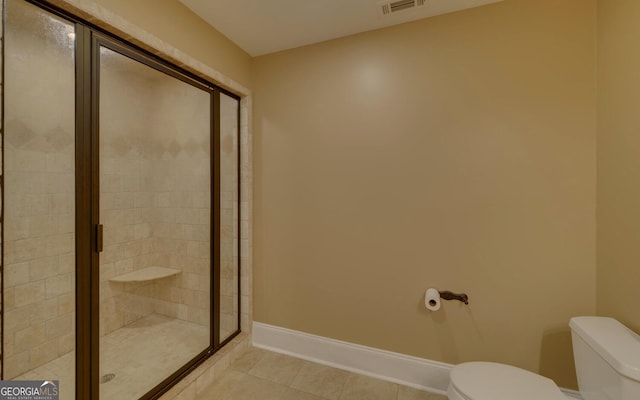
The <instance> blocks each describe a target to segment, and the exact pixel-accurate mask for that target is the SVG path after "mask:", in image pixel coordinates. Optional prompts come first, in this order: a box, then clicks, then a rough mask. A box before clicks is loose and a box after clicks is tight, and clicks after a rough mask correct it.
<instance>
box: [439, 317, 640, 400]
mask: <svg viewBox="0 0 640 400" xmlns="http://www.w3.org/2000/svg"><path fill="white" fill-rule="evenodd" d="M569 326H571V339H572V341H573V353H574V358H575V365H576V373H577V376H578V386H579V388H580V394H581V395H582V397H583V399H584V400H638V399H640V336H639V335H637V334H636V333H634V332H633V331H631V330H630V329H628V328H627V327H625V326H624V325H622V324H621V323H620V322H618V321H616V320H615V319H613V318H605V317H575V318H571V322H570V323H569ZM447 395H448V396H449V400H568V399H569V398H570V397H568V396H565V395H564V394H563V393H562V392H561V391H560V389H559V388H558V387H557V386H556V384H555V383H554V382H553V381H552V380H551V379H547V378H545V377H542V376H540V375H536V374H534V373H532V372H529V371H525V370H523V369H520V368H516V367H512V366H509V365H504V364H497V363H490V362H469V363H464V364H459V365H456V366H455V367H453V369H452V370H451V383H450V384H449V390H448V392H447Z"/></svg>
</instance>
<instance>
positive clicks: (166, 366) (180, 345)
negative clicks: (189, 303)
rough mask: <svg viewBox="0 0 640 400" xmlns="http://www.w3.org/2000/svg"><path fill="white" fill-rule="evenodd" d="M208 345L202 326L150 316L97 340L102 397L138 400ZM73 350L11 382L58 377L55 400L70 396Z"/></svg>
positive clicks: (107, 399) (69, 398)
mask: <svg viewBox="0 0 640 400" xmlns="http://www.w3.org/2000/svg"><path fill="white" fill-rule="evenodd" d="M208 344H209V332H208V329H207V328H206V327H204V326H202V325H197V324H194V323H191V322H187V321H183V320H179V319H175V318H168V317H165V316H161V315H157V314H152V315H149V316H147V317H144V318H142V319H140V320H138V321H135V322H133V323H131V324H129V325H127V326H125V327H122V328H120V329H118V330H115V331H113V332H111V333H109V334H108V335H106V336H104V337H102V338H101V340H100V347H101V356H100V374H101V376H104V375H109V374H111V375H112V377H111V378H112V379H109V380H107V381H106V382H104V383H101V384H100V398H101V399H102V400H115V399H117V400H129V399H132V400H133V399H138V398H140V397H142V396H143V395H144V394H145V393H146V392H148V391H149V390H151V389H152V388H153V387H155V386H156V385H157V384H158V383H159V382H161V381H162V380H163V379H165V378H167V377H168V376H169V375H171V374H172V373H173V372H175V371H176V370H178V369H179V368H180V367H182V366H183V365H184V364H186V363H187V362H188V361H189V360H191V359H192V358H193V357H194V356H195V355H196V354H198V353H199V352H200V351H202V349H204V348H205V347H206V346H207V345H208ZM74 364H75V352H70V353H67V354H65V355H64V356H61V357H59V358H56V359H54V360H52V361H49V362H48V363H46V364H44V365H42V366H40V367H38V368H35V369H33V370H31V371H28V372H26V373H24V374H22V375H20V376H18V377H16V378H13V379H15V380H59V381H60V400H74V399H75V393H74V388H73V387H69V386H72V385H75V383H74V382H75V380H74V375H75V369H74Z"/></svg>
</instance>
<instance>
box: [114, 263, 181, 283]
mask: <svg viewBox="0 0 640 400" xmlns="http://www.w3.org/2000/svg"><path fill="white" fill-rule="evenodd" d="M181 272H182V271H180V270H179V269H173V268H165V267H147V268H142V269H139V270H137V271H133V272H129V273H126V274H122V275H118V276H114V277H113V278H111V279H109V281H110V282H122V283H130V282H147V281H153V280H156V279H162V278H168V277H170V276H174V275H178V274H179V273H181Z"/></svg>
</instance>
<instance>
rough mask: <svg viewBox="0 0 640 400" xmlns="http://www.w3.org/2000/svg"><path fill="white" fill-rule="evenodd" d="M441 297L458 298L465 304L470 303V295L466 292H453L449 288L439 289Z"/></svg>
mask: <svg viewBox="0 0 640 400" xmlns="http://www.w3.org/2000/svg"><path fill="white" fill-rule="evenodd" d="M438 293H440V298H441V299H443V300H458V301H461V302H463V303H464V304H469V296H467V294H466V293H453V292H451V291H449V290H442V291H438Z"/></svg>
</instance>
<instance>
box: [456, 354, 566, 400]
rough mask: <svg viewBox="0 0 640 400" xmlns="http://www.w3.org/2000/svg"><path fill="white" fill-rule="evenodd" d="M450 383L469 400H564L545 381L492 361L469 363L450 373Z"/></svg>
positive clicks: (560, 394) (535, 375) (540, 377)
mask: <svg viewBox="0 0 640 400" xmlns="http://www.w3.org/2000/svg"><path fill="white" fill-rule="evenodd" d="M451 384H452V385H453V386H454V387H455V389H456V390H457V391H458V392H459V393H460V394H462V395H464V396H465V397H466V398H467V399H469V400H514V399H518V400H541V399H545V400H566V399H567V398H566V397H565V396H564V395H563V394H562V392H561V391H560V389H558V387H557V386H556V384H555V383H554V382H553V381H552V380H551V379H548V378H545V377H543V376H540V375H537V374H534V373H532V372H529V371H525V370H524V369H520V368H517V367H512V366H510V365H505V364H497V363H491V362H469V363H464V364H459V365H456V366H455V367H454V368H453V369H452V370H451Z"/></svg>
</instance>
